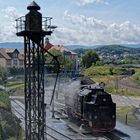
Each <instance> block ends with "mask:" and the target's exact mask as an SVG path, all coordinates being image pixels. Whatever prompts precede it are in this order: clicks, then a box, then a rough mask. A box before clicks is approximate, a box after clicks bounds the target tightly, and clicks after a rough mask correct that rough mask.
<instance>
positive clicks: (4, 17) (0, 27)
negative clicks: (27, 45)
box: [0, 7, 21, 42]
mask: <svg viewBox="0 0 140 140" xmlns="http://www.w3.org/2000/svg"><path fill="white" fill-rule="evenodd" d="M0 12H1V17H0V42H10V41H19V40H21V39H19V38H17V36H16V28H15V19H16V18H18V17H20V16H21V15H20V14H19V13H18V11H17V10H16V8H14V7H7V8H6V9H3V10H1V11H0Z"/></svg>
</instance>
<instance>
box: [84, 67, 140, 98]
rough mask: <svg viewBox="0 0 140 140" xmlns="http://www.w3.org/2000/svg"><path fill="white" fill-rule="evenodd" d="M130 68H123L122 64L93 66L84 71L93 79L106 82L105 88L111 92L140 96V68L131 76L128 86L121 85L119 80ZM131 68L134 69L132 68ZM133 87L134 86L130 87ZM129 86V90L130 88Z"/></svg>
mask: <svg viewBox="0 0 140 140" xmlns="http://www.w3.org/2000/svg"><path fill="white" fill-rule="evenodd" d="M127 70H128V69H124V68H121V67H120V66H111V65H105V66H92V67H90V68H88V69H86V70H85V71H84V75H86V76H89V77H90V78H91V79H92V80H93V81H95V82H97V83H100V82H104V83H105V90H106V91H107V92H109V93H111V94H119V95H123V96H140V92H139V90H135V89H138V88H139V85H140V70H139V69H134V70H135V74H134V75H132V76H130V77H129V76H126V77H129V78H128V80H127V83H125V84H126V85H127V86H128V87H127V86H121V87H120V86H119V84H118V82H119V80H121V79H122V78H121V77H122V76H123V75H122V74H123V73H124V71H127ZM129 70H132V69H131V68H130V69H129ZM129 86H130V87H133V88H129ZM128 88H129V90H128Z"/></svg>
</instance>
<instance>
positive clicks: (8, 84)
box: [6, 81, 24, 88]
mask: <svg viewBox="0 0 140 140" xmlns="http://www.w3.org/2000/svg"><path fill="white" fill-rule="evenodd" d="M23 84H24V82H23V81H8V83H7V85H6V86H7V87H8V88H11V87H16V86H19V85H23Z"/></svg>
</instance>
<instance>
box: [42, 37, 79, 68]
mask: <svg viewBox="0 0 140 140" xmlns="http://www.w3.org/2000/svg"><path fill="white" fill-rule="evenodd" d="M44 49H45V50H47V51H50V50H57V51H60V52H61V53H62V54H63V55H64V56H65V57H68V58H70V59H71V60H72V61H73V62H74V65H75V68H74V69H75V70H77V69H78V68H79V61H78V55H77V53H75V52H73V51H71V50H69V49H68V48H66V47H64V46H63V45H52V44H51V43H50V42H49V40H48V39H46V40H45V45H44Z"/></svg>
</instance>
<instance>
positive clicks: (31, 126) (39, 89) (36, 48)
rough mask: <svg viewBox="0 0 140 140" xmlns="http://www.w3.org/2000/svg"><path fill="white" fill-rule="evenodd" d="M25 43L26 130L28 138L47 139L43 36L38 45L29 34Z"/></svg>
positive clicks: (30, 139)
mask: <svg viewBox="0 0 140 140" xmlns="http://www.w3.org/2000/svg"><path fill="white" fill-rule="evenodd" d="M24 43H25V44H24V45H25V61H24V62H25V127H26V128H25V130H26V139H27V140H44V139H45V136H44V135H45V134H44V132H45V125H46V122H45V113H44V112H45V105H44V52H43V48H42V47H43V38H42V40H41V45H37V44H35V43H34V42H32V40H30V38H28V37H27V36H25V37H24Z"/></svg>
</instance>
